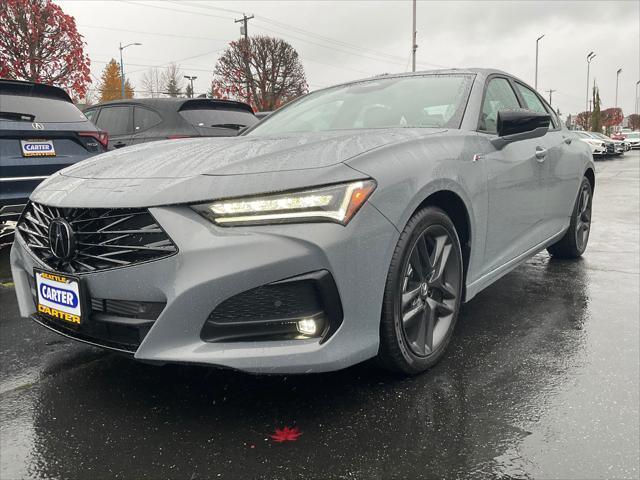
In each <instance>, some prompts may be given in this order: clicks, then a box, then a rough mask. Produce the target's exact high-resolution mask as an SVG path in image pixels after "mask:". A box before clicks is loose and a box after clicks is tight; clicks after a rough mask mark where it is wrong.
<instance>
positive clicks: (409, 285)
mask: <svg viewBox="0 0 640 480" xmlns="http://www.w3.org/2000/svg"><path fill="white" fill-rule="evenodd" d="M462 281H463V266H462V253H461V250H460V241H459V239H458V235H457V233H456V229H455V227H454V225H453V223H452V222H451V220H450V219H449V217H448V216H447V215H446V214H445V213H444V212H443V211H442V210H440V209H438V208H435V207H427V208H424V209H422V210H420V211H418V212H417V213H416V214H415V215H414V216H413V217H412V218H411V219H410V220H409V222H408V224H407V226H406V227H405V229H404V230H403V232H402V233H401V235H400V239H399V240H398V244H397V246H396V249H395V251H394V254H393V258H392V260H391V265H390V267H389V273H388V275H387V283H386V288H385V293H384V304H383V312H382V319H381V325H380V352H379V355H378V360H379V362H380V363H381V364H382V366H383V367H385V368H387V369H390V370H393V371H396V372H400V373H404V374H416V373H420V372H423V371H424V370H426V369H428V368H429V367H431V366H432V365H434V364H435V363H436V362H437V361H438V360H439V359H440V358H441V357H442V355H443V354H444V351H445V349H446V347H447V345H448V344H449V341H450V340H451V335H452V333H453V329H454V327H455V324H456V320H457V317H458V311H459V309H460V300H461V296H462V295H461V293H462Z"/></svg>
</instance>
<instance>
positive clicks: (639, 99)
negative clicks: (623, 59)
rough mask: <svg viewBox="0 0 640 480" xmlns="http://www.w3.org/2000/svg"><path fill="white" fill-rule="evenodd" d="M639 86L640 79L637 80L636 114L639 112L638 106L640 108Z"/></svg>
mask: <svg viewBox="0 0 640 480" xmlns="http://www.w3.org/2000/svg"><path fill="white" fill-rule="evenodd" d="M638 86H640V80H638V81H637V82H636V115H637V114H638V108H640V98H638Z"/></svg>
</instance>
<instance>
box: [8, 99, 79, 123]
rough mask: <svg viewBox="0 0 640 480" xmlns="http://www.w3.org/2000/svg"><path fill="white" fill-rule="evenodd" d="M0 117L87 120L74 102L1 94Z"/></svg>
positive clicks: (31, 120) (19, 119) (48, 120)
mask: <svg viewBox="0 0 640 480" xmlns="http://www.w3.org/2000/svg"><path fill="white" fill-rule="evenodd" d="M0 119H1V120H11V121H15V122H47V123H49V122H50V123H57V122H86V121H87V118H86V117H85V116H84V114H83V113H82V112H81V111H80V110H79V109H78V107H76V106H75V105H74V104H73V103H70V102H66V101H64V100H58V99H55V98H43V97H28V96H24V95H0Z"/></svg>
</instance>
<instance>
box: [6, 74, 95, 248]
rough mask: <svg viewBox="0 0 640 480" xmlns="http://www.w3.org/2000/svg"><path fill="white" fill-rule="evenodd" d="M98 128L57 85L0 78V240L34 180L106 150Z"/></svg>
mask: <svg viewBox="0 0 640 480" xmlns="http://www.w3.org/2000/svg"><path fill="white" fill-rule="evenodd" d="M106 145H107V135H106V134H105V133H104V132H100V131H99V130H98V129H97V128H96V127H95V126H94V125H93V124H92V123H91V122H90V121H89V120H88V119H87V118H86V117H85V116H84V115H83V114H82V112H81V111H80V110H79V109H78V108H77V107H76V106H75V105H74V104H73V102H72V101H71V98H69V95H67V93H66V92H65V91H64V90H62V89H61V88H58V87H52V86H50V85H42V84H39V83H32V82H23V81H17V80H6V79H0V245H3V244H7V243H11V242H12V241H13V227H14V226H15V223H16V221H17V220H18V217H19V215H20V212H21V211H22V208H23V207H24V205H25V204H26V203H27V200H28V198H29V195H31V192H32V191H33V189H34V188H36V186H38V184H39V183H40V182H41V181H42V180H44V179H45V178H46V177H48V176H49V175H51V174H52V173H55V172H57V171H58V170H60V169H61V168H64V167H67V166H69V165H72V164H74V163H77V162H79V161H80V160H84V159H85V158H88V157H91V156H93V155H96V154H98V153H102V152H104V151H106Z"/></svg>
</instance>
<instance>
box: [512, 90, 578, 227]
mask: <svg viewBox="0 0 640 480" xmlns="http://www.w3.org/2000/svg"><path fill="white" fill-rule="evenodd" d="M516 90H517V92H518V93H519V94H520V96H521V102H522V103H523V106H524V107H525V108H527V109H528V110H531V111H534V112H541V113H547V114H549V115H550V116H551V124H550V125H549V132H548V133H547V134H546V135H545V136H544V137H542V138H541V139H540V142H542V143H543V144H544V148H545V149H546V154H545V155H544V156H541V158H540V160H541V162H542V165H541V167H542V168H541V171H542V188H543V192H544V201H545V213H544V217H543V222H544V223H543V225H542V230H543V232H544V235H543V236H544V239H547V238H550V237H552V236H554V235H555V234H557V233H559V232H560V231H562V230H563V229H564V228H566V226H567V225H568V222H569V217H570V215H571V211H572V209H573V204H574V201H575V198H576V193H577V191H578V186H579V183H580V178H581V175H582V172H581V171H580V161H581V160H580V159H581V155H580V152H579V149H578V148H575V146H574V147H571V143H572V142H573V136H572V135H571V134H570V133H569V131H567V130H563V129H562V125H561V123H560V121H559V120H558V118H557V117H556V114H555V113H554V112H553V109H552V108H551V106H549V104H547V103H546V102H545V101H544V99H542V98H541V97H540V95H538V94H537V93H536V92H534V91H533V90H532V89H530V88H529V87H527V86H525V85H523V84H521V83H520V82H516ZM539 156H540V154H539Z"/></svg>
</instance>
